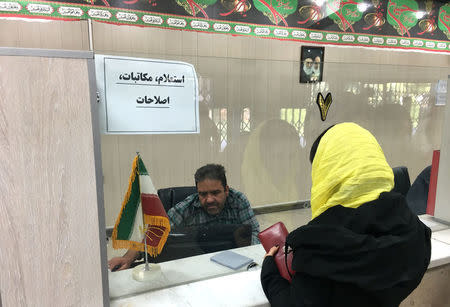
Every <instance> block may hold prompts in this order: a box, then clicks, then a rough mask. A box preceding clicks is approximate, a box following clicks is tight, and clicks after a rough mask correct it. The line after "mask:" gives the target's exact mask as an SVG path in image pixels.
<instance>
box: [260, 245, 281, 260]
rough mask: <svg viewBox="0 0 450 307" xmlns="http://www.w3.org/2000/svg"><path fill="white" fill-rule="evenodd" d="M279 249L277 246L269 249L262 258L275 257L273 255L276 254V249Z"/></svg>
mask: <svg viewBox="0 0 450 307" xmlns="http://www.w3.org/2000/svg"><path fill="white" fill-rule="evenodd" d="M279 248H280V247H279V246H278V245H275V246H272V247H271V248H270V250H269V251H268V252H267V254H266V255H265V256H264V258H266V257H267V256H272V257H273V256H275V254H276V253H277V252H278V249H279Z"/></svg>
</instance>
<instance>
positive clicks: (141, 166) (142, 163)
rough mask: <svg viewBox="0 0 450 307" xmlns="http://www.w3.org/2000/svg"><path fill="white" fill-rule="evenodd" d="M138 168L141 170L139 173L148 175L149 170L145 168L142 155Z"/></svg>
mask: <svg viewBox="0 0 450 307" xmlns="http://www.w3.org/2000/svg"><path fill="white" fill-rule="evenodd" d="M138 170H139V175H141V176H142V175H147V176H148V172H147V169H146V168H145V165H144V162H143V161H142V159H141V157H139V166H138Z"/></svg>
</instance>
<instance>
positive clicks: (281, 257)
mask: <svg viewBox="0 0 450 307" xmlns="http://www.w3.org/2000/svg"><path fill="white" fill-rule="evenodd" d="M288 234H289V232H288V231H287V229H286V226H284V224H283V223H282V222H278V223H276V224H274V225H272V226H270V227H269V228H267V229H266V230H263V231H261V232H260V233H259V234H258V238H259V241H260V242H261V244H262V246H263V247H264V249H265V250H266V252H268V251H269V250H270V248H272V247H273V246H275V245H277V244H278V246H279V247H280V249H279V250H278V252H277V253H276V254H275V256H274V260H275V263H276V265H277V267H278V271H280V275H281V276H282V277H283V278H284V279H286V280H287V281H289V282H291V276H294V274H295V271H294V270H292V254H293V253H292V252H290V253H288V254H287V266H286V259H285V252H284V243H285V242H286V237H287V235H288ZM288 268H289V269H288ZM288 270H289V271H288ZM289 273H290V274H289Z"/></svg>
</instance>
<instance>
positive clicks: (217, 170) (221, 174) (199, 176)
mask: <svg viewBox="0 0 450 307" xmlns="http://www.w3.org/2000/svg"><path fill="white" fill-rule="evenodd" d="M194 179H195V186H197V184H198V183H199V182H202V181H203V180H205V179H211V180H220V182H221V183H222V185H223V187H224V188H226V186H227V177H226V176H225V168H224V167H223V166H222V165H220V164H206V165H205V166H202V167H200V168H199V169H198V170H197V171H196V172H195V175H194Z"/></svg>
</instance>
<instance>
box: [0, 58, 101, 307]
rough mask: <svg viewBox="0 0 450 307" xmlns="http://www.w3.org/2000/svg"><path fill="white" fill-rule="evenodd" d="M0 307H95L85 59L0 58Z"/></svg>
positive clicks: (97, 291) (97, 280) (97, 278)
mask: <svg viewBox="0 0 450 307" xmlns="http://www.w3.org/2000/svg"><path fill="white" fill-rule="evenodd" d="M0 70H1V72H2V73H1V74H0V92H1V93H2V95H1V97H0V131H1V133H0V160H1V161H2V163H1V164H0V203H1V206H0V245H1V246H2V248H1V250H0V263H2V268H3V269H2V271H1V273H0V278H1V281H0V284H1V292H2V303H3V306H13V307H18V306H101V305H102V304H103V298H102V280H101V270H100V250H99V243H98V242H99V238H98V233H99V230H98V227H99V226H98V225H99V221H98V215H97V195H96V181H95V166H94V153H93V150H94V149H93V139H92V135H93V134H92V124H91V109H90V108H91V106H90V97H89V83H88V78H87V76H88V71H87V64H86V60H78V59H51V58H32V57H28V58H26V57H8V56H2V57H0Z"/></svg>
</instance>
